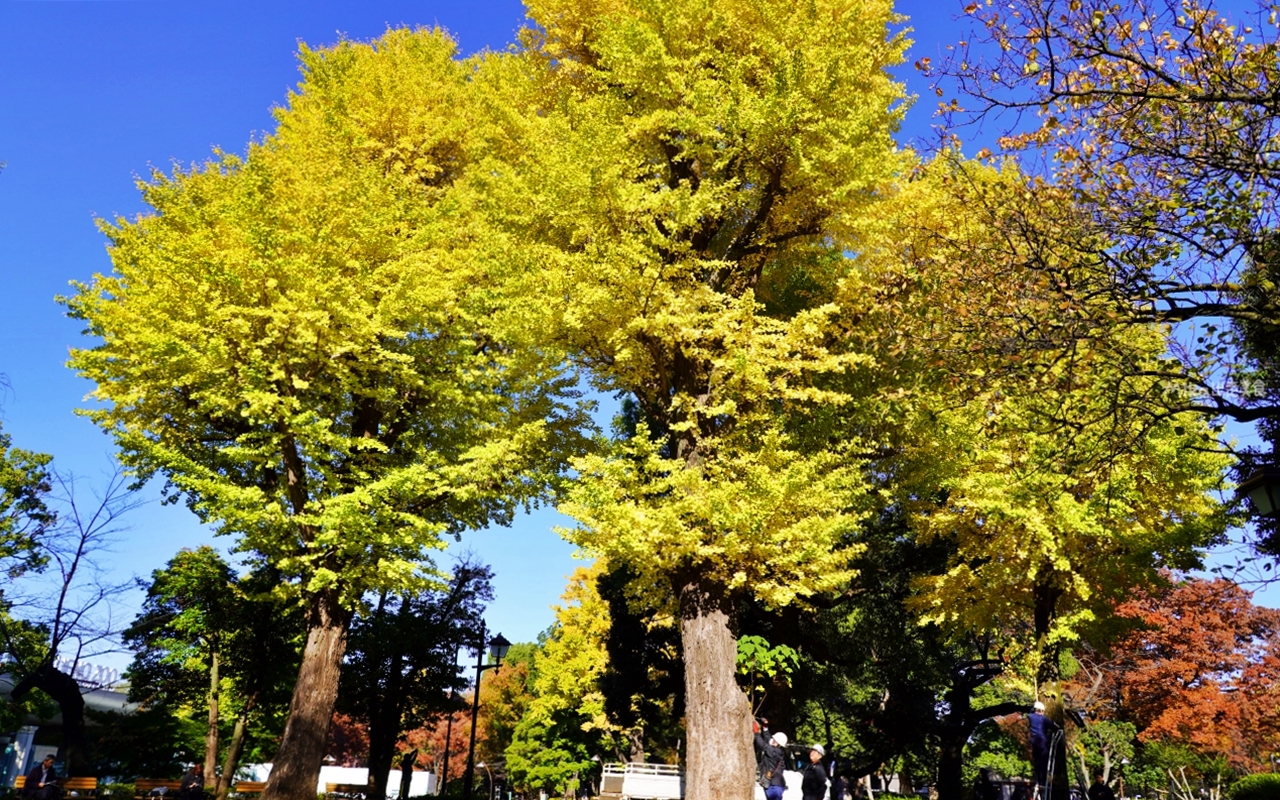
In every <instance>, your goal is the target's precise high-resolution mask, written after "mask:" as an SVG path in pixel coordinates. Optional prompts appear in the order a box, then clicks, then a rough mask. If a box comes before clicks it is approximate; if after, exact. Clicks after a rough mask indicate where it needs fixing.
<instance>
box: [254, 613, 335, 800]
mask: <svg viewBox="0 0 1280 800" xmlns="http://www.w3.org/2000/svg"><path fill="white" fill-rule="evenodd" d="M350 621H351V614H350V613H349V612H348V611H346V610H345V609H343V608H342V607H341V606H340V605H339V604H338V593H337V592H336V591H332V590H330V591H326V592H323V593H321V594H319V595H316V596H315V597H314V598H313V599H312V601H311V613H310V619H309V620H308V630H307V644H306V647H305V649H304V650H303V651H302V665H301V667H300V668H299V669H298V682H297V683H296V684H295V685H294V687H293V700H292V701H291V702H290V703H289V719H288V721H286V722H285V726H284V736H283V737H282V738H281V739H280V749H279V750H278V751H277V752H276V757H275V760H274V764H273V766H272V768H271V775H270V777H268V778H267V786H266V789H265V790H264V791H263V793H262V800H315V796H316V781H317V780H318V779H319V776H320V766H321V763H322V762H323V760H324V756H325V752H324V750H325V743H326V741H327V739H328V735H329V723H330V720H331V719H332V718H333V705H334V701H336V700H337V698H338V670H339V667H340V666H341V664H342V655H343V653H344V652H345V651H346V646H347V624H348V623H349V622H350Z"/></svg>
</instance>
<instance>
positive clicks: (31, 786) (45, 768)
mask: <svg viewBox="0 0 1280 800" xmlns="http://www.w3.org/2000/svg"><path fill="white" fill-rule="evenodd" d="M22 796H23V797H24V798H27V800H58V798H59V797H61V796H62V793H61V792H60V791H58V772H57V770H55V769H54V768H53V755H52V754H50V755H47V756H45V757H44V760H43V761H41V762H40V763H39V764H36V765H35V766H34V767H32V768H31V771H30V772H28V773H27V782H26V783H25V784H24V785H23V787H22Z"/></svg>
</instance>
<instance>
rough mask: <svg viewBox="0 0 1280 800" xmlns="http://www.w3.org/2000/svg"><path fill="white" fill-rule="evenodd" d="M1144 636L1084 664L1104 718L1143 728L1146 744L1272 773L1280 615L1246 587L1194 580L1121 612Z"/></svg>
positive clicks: (1278, 727)
mask: <svg viewBox="0 0 1280 800" xmlns="http://www.w3.org/2000/svg"><path fill="white" fill-rule="evenodd" d="M1117 613H1118V615H1119V616H1120V617H1122V618H1128V619H1130V620H1132V621H1133V622H1135V623H1137V624H1138V626H1139V627H1137V628H1136V629H1134V630H1132V631H1131V632H1129V633H1127V634H1125V635H1123V636H1121V637H1120V638H1119V639H1118V640H1117V641H1116V642H1115V644H1114V645H1113V646H1112V647H1111V649H1110V652H1109V654H1108V655H1107V656H1099V657H1097V658H1096V659H1095V658H1094V657H1093V656H1092V655H1090V656H1086V657H1084V658H1083V659H1082V661H1083V663H1084V665H1085V670H1084V674H1083V675H1082V676H1080V677H1078V678H1077V681H1078V682H1080V681H1082V679H1083V678H1084V676H1085V675H1092V676H1094V677H1095V680H1096V681H1097V684H1096V686H1097V689H1098V691H1099V696H1100V698H1101V700H1102V702H1101V703H1099V704H1098V707H1097V708H1096V712H1097V713H1098V714H1099V715H1100V716H1113V717H1120V718H1124V719H1126V720H1127V721H1130V722H1133V723H1134V724H1135V726H1136V727H1137V730H1138V738H1139V740H1141V741H1144V742H1171V743H1173V742H1176V743H1182V744H1186V745H1188V746H1190V747H1191V748H1192V749H1194V750H1196V751H1197V752H1199V753H1201V754H1203V755H1206V756H1221V757H1224V758H1226V759H1227V761H1228V762H1229V763H1230V764H1231V766H1232V767H1234V768H1236V769H1240V770H1245V771H1256V770H1260V769H1266V768H1269V758H1270V755H1271V753H1272V752H1273V751H1274V749H1275V742H1276V741H1277V737H1278V736H1280V696H1277V694H1276V692H1275V691H1274V687H1275V685H1276V683H1277V680H1278V679H1280V611H1277V610H1274V609H1269V608H1262V607H1259V606H1255V605H1254V604H1253V602H1252V599H1251V596H1250V593H1249V592H1248V591H1246V590H1245V589H1243V588H1241V587H1240V586H1239V585H1238V584H1236V583H1234V582H1232V581H1229V580H1226V579H1223V578H1218V579H1216V580H1212V581H1209V580H1196V579H1191V580H1185V581H1182V582H1180V583H1177V584H1174V585H1173V586H1171V587H1169V588H1167V589H1165V590H1163V591H1160V592H1155V593H1147V594H1143V595H1139V596H1137V597H1135V598H1134V599H1132V600H1129V601H1128V602H1125V603H1123V604H1121V605H1120V606H1119V607H1118V608H1117Z"/></svg>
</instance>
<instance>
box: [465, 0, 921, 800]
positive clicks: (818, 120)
mask: <svg viewBox="0 0 1280 800" xmlns="http://www.w3.org/2000/svg"><path fill="white" fill-rule="evenodd" d="M529 11H530V15H531V17H532V19H533V20H534V22H535V23H536V25H537V27H536V28H534V29H531V30H530V31H528V32H526V34H525V39H524V45H525V46H524V49H523V50H521V51H520V53H519V56H520V58H519V59H515V60H512V61H510V62H508V63H505V64H502V65H495V66H498V67H500V69H502V70H505V71H506V73H507V74H509V75H512V76H523V80H505V79H504V80H503V81H501V82H499V81H497V79H496V78H495V79H494V86H495V87H497V88H495V89H494V92H495V94H494V95H493V97H494V99H493V100H492V102H493V103H495V104H496V105H498V106H500V107H503V108H508V109H515V110H519V111H520V112H521V113H519V114H515V113H513V114H512V115H511V117H510V118H509V119H507V120H506V121H505V122H504V123H503V125H504V130H506V131H508V136H509V138H510V141H513V142H519V143H520V146H519V147H510V148H508V149H505V150H499V149H498V148H494V150H493V151H492V152H495V153H499V152H500V153H501V157H500V158H496V159H495V161H494V162H493V163H492V164H491V166H490V169H488V170H486V171H485V173H484V174H485V175H487V176H488V183H487V185H485V186H484V187H483V194H484V196H485V198H486V200H485V202H486V203H487V204H488V205H487V209H488V219H489V220H490V224H492V225H493V226H494V230H495V231H500V232H501V234H502V241H504V242H507V243H510V249H509V251H508V252H507V254H506V255H507V261H506V262H505V264H506V266H505V268H506V270H507V273H506V274H507V276H508V279H509V281H510V283H508V284H507V291H509V292H511V294H512V296H513V297H517V298H519V301H518V306H519V307H520V308H521V313H523V314H525V315H526V317H527V318H528V319H533V320H537V321H538V323H537V324H538V325H539V326H540V329H541V332H542V333H541V335H542V336H543V337H544V341H545V342H546V343H547V344H548V345H554V346H556V347H560V348H563V350H564V352H565V353H566V354H567V357H568V358H570V359H571V360H573V361H574V362H575V363H577V364H580V365H582V366H583V367H584V368H585V371H586V374H587V375H588V376H589V378H590V380H591V381H592V382H593V383H594V385H595V386H596V387H597V388H598V389H599V390H601V391H604V392H609V393H622V394H625V395H627V396H630V397H632V398H634V400H635V402H636V404H637V405H638V407H639V409H640V415H639V416H640V419H639V424H638V426H637V429H636V432H635V435H634V436H631V437H627V438H623V439H619V440H617V441H615V442H614V443H613V444H612V445H611V446H609V447H607V448H606V449H605V450H604V451H603V452H598V453H596V454H594V455H592V456H590V457H587V458H583V459H581V460H579V461H577V462H576V463H575V468H576V470H577V472H578V477H577V480H576V481H575V482H574V484H573V486H572V488H571V489H570V490H569V491H568V492H567V493H566V494H564V495H563V497H562V499H561V502H560V508H561V510H562V511H564V512H566V513H568V514H569V515H571V516H572V517H574V518H575V519H576V520H577V521H578V523H579V524H578V526H577V527H575V528H573V529H572V530H569V531H567V532H566V535H567V536H568V537H569V538H570V539H571V540H572V541H574V542H575V543H577V544H579V545H581V546H582V547H583V548H585V550H586V551H587V552H588V553H591V554H596V555H600V556H603V557H605V558H606V559H607V560H608V562H609V563H610V564H611V565H617V566H626V567H627V568H629V569H630V570H632V571H633V572H634V574H636V575H637V580H638V581H640V582H641V583H642V584H643V585H645V586H647V587H648V589H649V591H650V592H651V593H652V596H656V597H659V598H672V599H673V600H674V602H673V605H674V606H678V611H679V617H680V625H681V632H682V639H683V652H684V659H685V676H686V678H685V682H686V702H687V705H686V727H687V737H688V738H687V750H686V753H687V762H686V767H687V771H686V795H685V796H686V797H689V798H691V800H710V798H716V800H732V799H741V800H746V798H749V797H750V795H751V791H752V786H753V781H752V775H754V773H755V764H754V757H753V754H752V750H751V736H750V730H751V714H750V709H749V707H748V703H747V699H746V697H745V695H744V694H743V693H742V691H741V690H740V689H739V688H738V685H737V683H736V678H735V666H736V652H737V651H736V647H735V639H734V630H733V616H734V608H735V603H736V602H737V600H738V599H740V598H742V597H745V596H747V595H754V596H756V597H758V598H760V599H762V600H763V601H765V602H766V603H770V604H778V605H782V604H787V603H790V602H793V601H795V600H796V599H797V598H804V597H808V596H812V595H814V594H815V593H821V592H825V591H829V590H832V589H834V588H836V587H839V586H841V585H842V583H843V582H844V581H846V580H847V578H848V577H849V574H850V570H849V559H850V556H851V555H852V554H853V553H854V552H856V548H857V545H856V542H855V540H856V531H857V528H858V525H859V523H860V521H861V520H862V518H863V516H864V515H865V514H866V513H868V509H869V508H870V507H872V506H873V505H874V503H873V501H872V500H871V499H870V498H869V497H868V492H867V484H866V481H865V479H864V474H863V466H864V459H863V457H862V454H863V453H864V452H865V450H866V449H867V448H868V447H869V446H870V445H868V443H867V442H865V441H861V440H860V439H859V437H858V436H856V435H852V436H850V435H845V433H846V432H843V431H841V432H836V431H835V430H827V431H825V433H824V432H823V431H821V430H819V429H820V428H821V426H820V425H819V424H817V423H816V422H815V420H816V419H820V416H821V415H820V413H819V412H821V411H822V410H824V409H828V408H839V409H843V413H846V414H855V415H856V414H857V413H858V409H859V408H862V405H861V404H864V403H872V404H874V402H873V401H868V400H867V398H866V397H865V396H864V395H863V394H862V393H861V392H860V391H859V387H858V385H857V381H856V380H852V379H851V378H850V377H849V376H851V375H853V374H854V373H859V374H861V373H866V372H871V371H874V370H875V368H876V365H875V363H874V359H873V358H872V357H870V356H868V355H866V354H864V353H862V352H859V351H858V350H857V349H856V348H851V347H849V346H847V344H846V343H845V342H844V340H843V335H842V330H844V328H845V327H847V326H848V325H850V324H853V320H851V319H850V318H849V317H848V313H847V309H846V308H845V306H844V305H843V301H844V300H845V299H846V298H847V297H849V296H860V295H861V294H862V292H863V289H864V288H865V287H863V285H862V283H861V280H860V279H859V278H858V276H857V274H856V273H857V260H856V258H854V257H853V256H852V255H851V251H852V250H853V249H855V248H856V246H857V245H856V241H855V240H856V230H857V227H858V223H859V221H861V220H863V219H864V218H865V217H867V216H869V215H874V214H875V213H876V209H877V207H878V205H879V204H880V203H881V202H882V199H883V198H884V197H885V196H886V195H888V194H891V193H892V192H893V190H894V186H895V184H896V182H897V181H898V180H899V179H900V177H901V174H902V173H903V172H904V171H905V170H906V169H907V167H908V165H909V160H908V159H907V158H906V157H905V156H904V155H903V154H902V153H900V152H899V151H898V150H897V149H896V148H895V146H894V144H893V141H892V138H891V137H892V133H893V131H894V129H895V127H896V125H897V123H898V120H899V115H900V109H901V104H902V102H903V93H902V88H901V86H900V85H898V84H896V83H895V82H894V81H893V80H891V78H890V77H889V75H888V74H887V69H888V68H889V67H890V66H892V65H894V64H896V63H898V62H899V61H900V59H901V54H902V50H903V48H904V46H905V43H904V40H903V39H902V38H901V37H899V36H895V35H894V34H893V33H892V32H891V30H890V28H891V26H892V25H893V24H894V23H895V22H896V21H897V18H896V17H895V16H894V15H893V13H892V11H891V8H890V4H889V3H888V2H856V3H855V2H842V1H841V0H814V2H805V3H794V2H788V1H786V0H763V2H759V1H752V2H747V1H746V0H714V1H713V0H695V1H694V2H684V1H682V2H673V1H672V0H617V1H616V2H588V3H581V2H563V0H534V1H533V2H531V3H530V4H529ZM499 84H500V87H499ZM502 91H505V92H506V94H505V95H503V94H502V93H501V92H502ZM479 174H480V173H479V172H477V175H479ZM477 180H479V178H477ZM513 307H514V306H513ZM815 415H817V416H815Z"/></svg>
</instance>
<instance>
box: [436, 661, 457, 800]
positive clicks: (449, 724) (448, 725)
mask: <svg viewBox="0 0 1280 800" xmlns="http://www.w3.org/2000/svg"><path fill="white" fill-rule="evenodd" d="M453 655H454V658H457V656H458V650H457V648H455V649H454V651H453ZM453 700H454V691H453V690H452V689H450V690H449V719H448V720H447V721H446V722H445V724H444V769H442V770H441V772H443V773H444V774H443V775H442V776H441V777H440V794H444V787H446V786H448V785H449V737H450V736H451V735H452V734H453Z"/></svg>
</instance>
